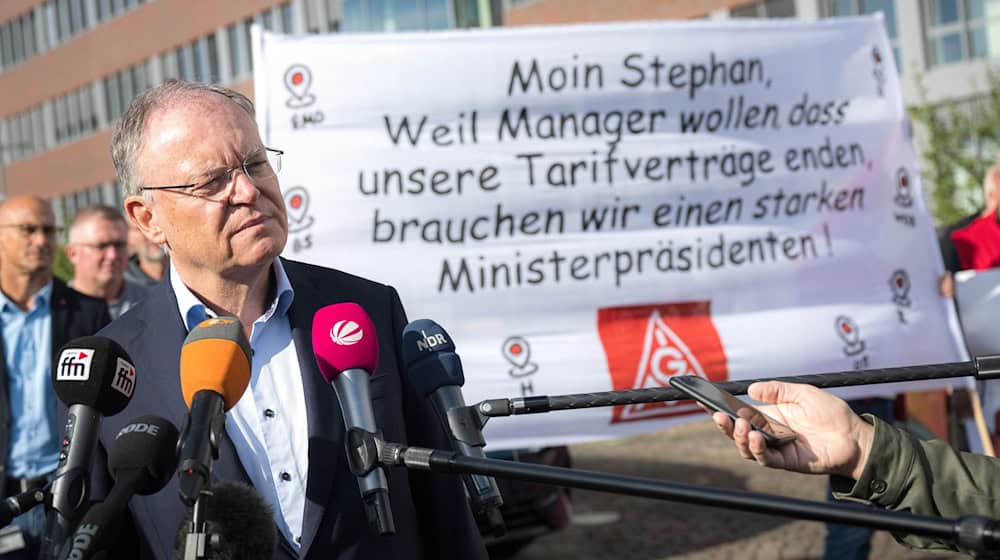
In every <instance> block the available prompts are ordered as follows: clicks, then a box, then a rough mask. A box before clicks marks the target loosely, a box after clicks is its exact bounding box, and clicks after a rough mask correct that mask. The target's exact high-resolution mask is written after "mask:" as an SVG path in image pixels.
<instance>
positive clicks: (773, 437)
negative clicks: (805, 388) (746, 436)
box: [670, 375, 795, 447]
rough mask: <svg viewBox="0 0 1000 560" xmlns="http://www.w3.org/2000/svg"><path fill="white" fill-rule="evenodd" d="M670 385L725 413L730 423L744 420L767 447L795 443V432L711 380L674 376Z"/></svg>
mask: <svg viewBox="0 0 1000 560" xmlns="http://www.w3.org/2000/svg"><path fill="white" fill-rule="evenodd" d="M670 386H671V387H673V388H674V389H677V390H678V391H681V392H683V393H684V394H686V395H688V396H689V397H691V398H692V399H694V400H696V401H698V402H700V403H701V404H703V405H705V406H707V407H708V408H710V409H712V410H717V411H719V412H722V413H723V414H726V415H727V416H729V417H730V418H732V419H733V420H736V419H737V418H744V419H746V421H747V422H750V427H751V428H753V430H754V431H757V432H760V435H762V436H764V443H766V444H767V446H768V447H778V446H779V445H784V444H786V443H788V442H790V441H795V432H794V431H792V429H791V428H789V427H788V426H786V425H784V424H782V423H781V422H778V421H777V420H775V419H774V418H771V417H770V416H768V415H766V414H764V413H763V412H761V411H759V410H757V409H756V408H754V407H752V406H750V405H748V404H747V403H745V402H743V401H741V400H740V399H737V398H736V397H734V396H733V395H731V394H730V393H728V392H726V391H723V390H722V389H719V388H718V387H716V386H715V385H714V384H713V383H712V382H711V381H708V380H707V379H704V378H702V377H698V376H697V375H675V376H673V377H671V378H670Z"/></svg>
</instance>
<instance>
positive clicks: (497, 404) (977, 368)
mask: <svg viewBox="0 0 1000 560" xmlns="http://www.w3.org/2000/svg"><path fill="white" fill-rule="evenodd" d="M993 358H994V357H992V356H991V357H986V358H977V360H976V361H975V362H952V363H945V364H933V365H917V366H902V367H893V368H881V369H870V370H863V371H840V372H833V373H815V374H809V375H792V376H784V377H765V378H758V379H745V380H740V381H724V382H721V383H716V384H715V385H716V386H717V387H718V388H720V389H722V390H724V391H728V392H729V393H732V394H734V395H745V394H746V392H747V388H748V387H750V385H752V384H753V383H757V382H759V381H783V382H786V383H803V384H807V385H812V386H814V387H819V388H820V389H831V388H836V387H850V386H854V385H874V384H880V383H897V382H905V381H921V380H926V379H947V378H952V377H969V376H977V377H980V378H991V376H992V375H994V374H993V372H992V371H987V370H988V369H992V367H991V366H993V362H992V361H989V362H988V361H987V360H992V359H993ZM998 361H1000V360H998ZM984 373H985V374H986V376H984V375H982V374H984ZM689 398H690V397H688V396H687V395H685V394H684V393H682V392H680V391H678V390H677V389H674V388H673V387H651V388H648V389H627V390H622V391H604V392H599V393H577V394H572V395H553V396H536V397H524V398H514V399H489V400H485V401H483V402H481V403H479V404H478V405H475V406H476V407H477V410H478V412H479V413H480V414H482V415H483V416H510V415H516V414H534V413H539V412H549V411H553V410H575V409H579V408H595V407H602V406H620V405H627V404H642V403H654V402H665V401H677V400H685V399H689Z"/></svg>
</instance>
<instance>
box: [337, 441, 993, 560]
mask: <svg viewBox="0 0 1000 560" xmlns="http://www.w3.org/2000/svg"><path fill="white" fill-rule="evenodd" d="M348 437H349V438H350V439H352V440H353V441H355V442H362V441H363V442H365V443H364V445H360V446H359V447H360V448H361V450H362V452H363V453H366V454H367V455H371V456H377V457H378V458H377V459H374V460H377V461H381V462H382V464H384V465H386V466H403V467H406V468H408V469H417V470H424V471H435V472H446V473H477V474H484V475H489V476H496V477H505V478H513V479H517V480H527V481H530V482H538V483H541V484H552V485H555V486H565V487H569V488H580V489H584V490H594V491H598V492H611V493H615V494H623V495H627V496H638V497H641V498H652V499H657V500H669V501H675V502H682V503H688V504H696V505H702V506H710V507H724V508H729V509H734V510H739V511H747V512H751V513H762V514H768V515H778V516H782V517H789V518H793V519H805V520H809V521H821V522H825V523H840V524H846V525H855V526H859V527H869V528H872V529H880V530H885V531H891V532H894V533H904V534H912V535H921V536H925V537H931V538H935V539H941V540H948V541H952V542H955V543H957V544H958V546H959V547H960V548H962V549H964V550H970V551H975V552H982V553H985V552H989V551H996V550H998V548H1000V522H998V521H996V520H993V519H989V518H986V517H981V516H965V517H960V518H957V519H946V518H940V517H931V516H926V515H914V514H911V513H907V512H897V511H886V510H881V509H874V508H869V507H864V506H860V505H855V504H836V503H826V502H813V501H809V500H801V499H796V498H786V497H783V496H772V495H768V494H761V493H757V492H747V491H741V490H723V489H717V488H706V487H701V486H695V485H690V484H680V483H676V482H669V481H664V480H655V479H647V478H639V477H632V476H621V475H612V474H607V473H599V472H594V471H585V470H578V469H567V468H562V467H551V466H548V465H537V464H529V463H520V462H516V461H504V460H500V459H489V458H479V457H466V456H464V455H462V454H460V453H455V452H453V451H442V450H437V449H427V448H421V447H408V446H404V445H400V444H396V443H388V442H384V441H382V440H380V439H379V438H378V437H377V436H376V435H375V434H373V433H370V432H363V431H362V430H351V431H350V432H349V433H348ZM355 460H360V458H359V457H356V458H355Z"/></svg>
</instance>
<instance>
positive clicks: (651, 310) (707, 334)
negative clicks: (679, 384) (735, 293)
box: [597, 301, 729, 424]
mask: <svg viewBox="0 0 1000 560" xmlns="http://www.w3.org/2000/svg"><path fill="white" fill-rule="evenodd" d="M597 332H598V334H599V335H600V337H601V345H602V346H603V347H604V355H605V357H606V358H607V360H608V371H610V372H611V385H612V387H613V388H614V389H615V390H616V391H617V390H622V389H645V388H650V387H667V386H669V382H670V378H671V377H673V376H674V375H690V374H694V375H699V376H701V377H704V378H705V379H708V380H709V381H712V382H718V381H725V380H727V379H728V377H729V369H728V367H727V365H726V353H725V351H724V350H723V348H722V341H721V340H720V339H719V333H718V332H717V331H716V330H715V325H714V324H712V316H711V302H710V301H687V302H680V303H661V304H653V305H635V306H629V307H605V308H601V309H598V310H597ZM692 412H702V410H701V408H699V407H698V406H697V405H696V404H694V403H693V402H691V401H671V402H662V403H648V404H629V405H624V406H616V407H615V409H614V411H613V412H612V415H611V423H612V424H616V423H619V422H632V421H636V420H650V419H653V418H668V417H671V416H677V415H680V414H691V413H692Z"/></svg>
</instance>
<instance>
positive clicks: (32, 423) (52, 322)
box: [0, 196, 111, 558]
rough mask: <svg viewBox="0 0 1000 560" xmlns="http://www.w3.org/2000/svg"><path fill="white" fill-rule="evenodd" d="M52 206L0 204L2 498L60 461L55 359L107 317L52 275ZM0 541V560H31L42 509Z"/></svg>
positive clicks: (39, 480) (98, 303)
mask: <svg viewBox="0 0 1000 560" xmlns="http://www.w3.org/2000/svg"><path fill="white" fill-rule="evenodd" d="M56 231H57V228H56V225H55V216H54V214H53V213H52V207H51V206H50V205H49V203H48V202H47V201H45V200H44V199H41V198H38V197H34V196H17V197H13V198H9V199H7V200H6V201H4V202H3V203H2V204H0V325H2V334H3V339H2V341H0V342H2V348H3V360H0V459H2V460H0V472H2V474H3V478H2V479H0V480H2V481H3V486H4V496H12V495H15V494H19V493H21V492H26V491H29V490H33V489H36V488H40V487H42V486H44V485H45V483H46V482H47V481H48V479H49V477H50V475H51V474H52V472H53V471H55V469H56V465H57V464H58V461H59V433H60V431H61V430H60V428H59V426H58V425H57V419H56V396H55V393H54V392H53V391H52V385H51V382H50V381H49V370H50V368H51V365H52V363H53V362H54V361H55V360H56V358H55V356H54V354H55V352H56V351H57V350H59V348H60V347H61V346H62V345H63V344H65V343H66V342H68V341H69V340H70V339H73V338H76V337H80V336H88V335H92V334H94V333H96V332H97V331H98V330H100V329H101V328H102V327H104V326H105V325H107V324H108V323H109V322H110V321H111V318H110V317H109V315H108V307H107V305H106V304H105V303H104V301H103V300H100V299H97V298H92V297H89V296H85V295H83V294H81V293H79V292H77V291H75V290H73V289H71V288H69V287H68V286H67V285H66V284H65V283H64V282H62V281H61V280H59V279H58V278H54V277H53V275H52V258H53V254H54V252H55V246H56ZM13 525H14V526H15V527H10V528H7V529H5V530H4V531H3V532H2V536H0V549H4V550H10V549H13V550H12V551H11V552H10V553H8V554H4V555H3V556H2V557H3V558H34V557H36V555H37V552H36V551H37V542H38V538H39V537H40V536H41V534H42V531H43V530H44V525H45V513H44V509H42V508H35V509H34V510H31V511H29V512H28V513H25V514H24V515H21V516H20V517H18V518H16V519H15V520H14V523H13Z"/></svg>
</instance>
